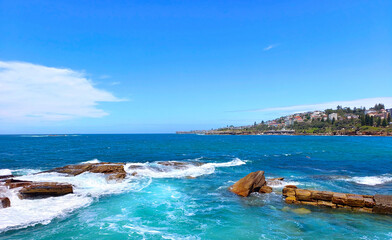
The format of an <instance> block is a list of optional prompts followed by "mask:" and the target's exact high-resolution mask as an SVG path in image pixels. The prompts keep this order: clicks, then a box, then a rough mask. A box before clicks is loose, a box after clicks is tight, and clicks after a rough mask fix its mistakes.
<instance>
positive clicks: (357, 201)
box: [347, 194, 365, 207]
mask: <svg viewBox="0 0 392 240" xmlns="http://www.w3.org/2000/svg"><path fill="white" fill-rule="evenodd" d="M347 205H349V206H351V207H363V206H365V202H364V200H363V197H362V195H357V194H347Z"/></svg>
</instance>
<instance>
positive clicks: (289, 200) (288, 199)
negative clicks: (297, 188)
mask: <svg viewBox="0 0 392 240" xmlns="http://www.w3.org/2000/svg"><path fill="white" fill-rule="evenodd" d="M285 202H286V203H288V204H293V203H298V201H297V198H296V197H295V196H289V197H287V198H286V199H285Z"/></svg>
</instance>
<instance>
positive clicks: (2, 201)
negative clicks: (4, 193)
mask: <svg viewBox="0 0 392 240" xmlns="http://www.w3.org/2000/svg"><path fill="white" fill-rule="evenodd" d="M7 207H11V201H10V199H9V198H7V197H3V198H0V208H7Z"/></svg>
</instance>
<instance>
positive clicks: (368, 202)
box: [363, 196, 376, 208]
mask: <svg viewBox="0 0 392 240" xmlns="http://www.w3.org/2000/svg"><path fill="white" fill-rule="evenodd" d="M372 197H373V196H372ZM363 201H364V203H365V207H368V208H372V207H374V205H375V204H376V203H375V202H374V200H373V198H367V197H366V198H365V197H364V198H363Z"/></svg>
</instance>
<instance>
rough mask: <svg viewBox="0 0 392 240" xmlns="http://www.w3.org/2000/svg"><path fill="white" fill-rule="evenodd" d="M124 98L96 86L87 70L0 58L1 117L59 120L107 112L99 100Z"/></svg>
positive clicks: (106, 100)
mask: <svg viewBox="0 0 392 240" xmlns="http://www.w3.org/2000/svg"><path fill="white" fill-rule="evenodd" d="M118 101H123V99H119V98H117V97H115V96H114V95H113V94H111V93H110V92H107V91H105V90H101V89H97V88H95V87H94V85H93V83H92V82H91V80H89V79H87V78H86V74H84V73H82V72H78V71H74V70H71V69H64V68H52V67H46V66H42V65H36V64H31V63H26V62H3V61H0V119H2V120H8V121H26V120H34V119H35V120H39V121H41V120H48V121H58V120H66V119H73V118H78V117H93V118H97V117H103V116H105V115H108V113H107V112H105V111H104V110H102V109H99V108H98V107H97V105H98V103H99V102H118Z"/></svg>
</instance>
